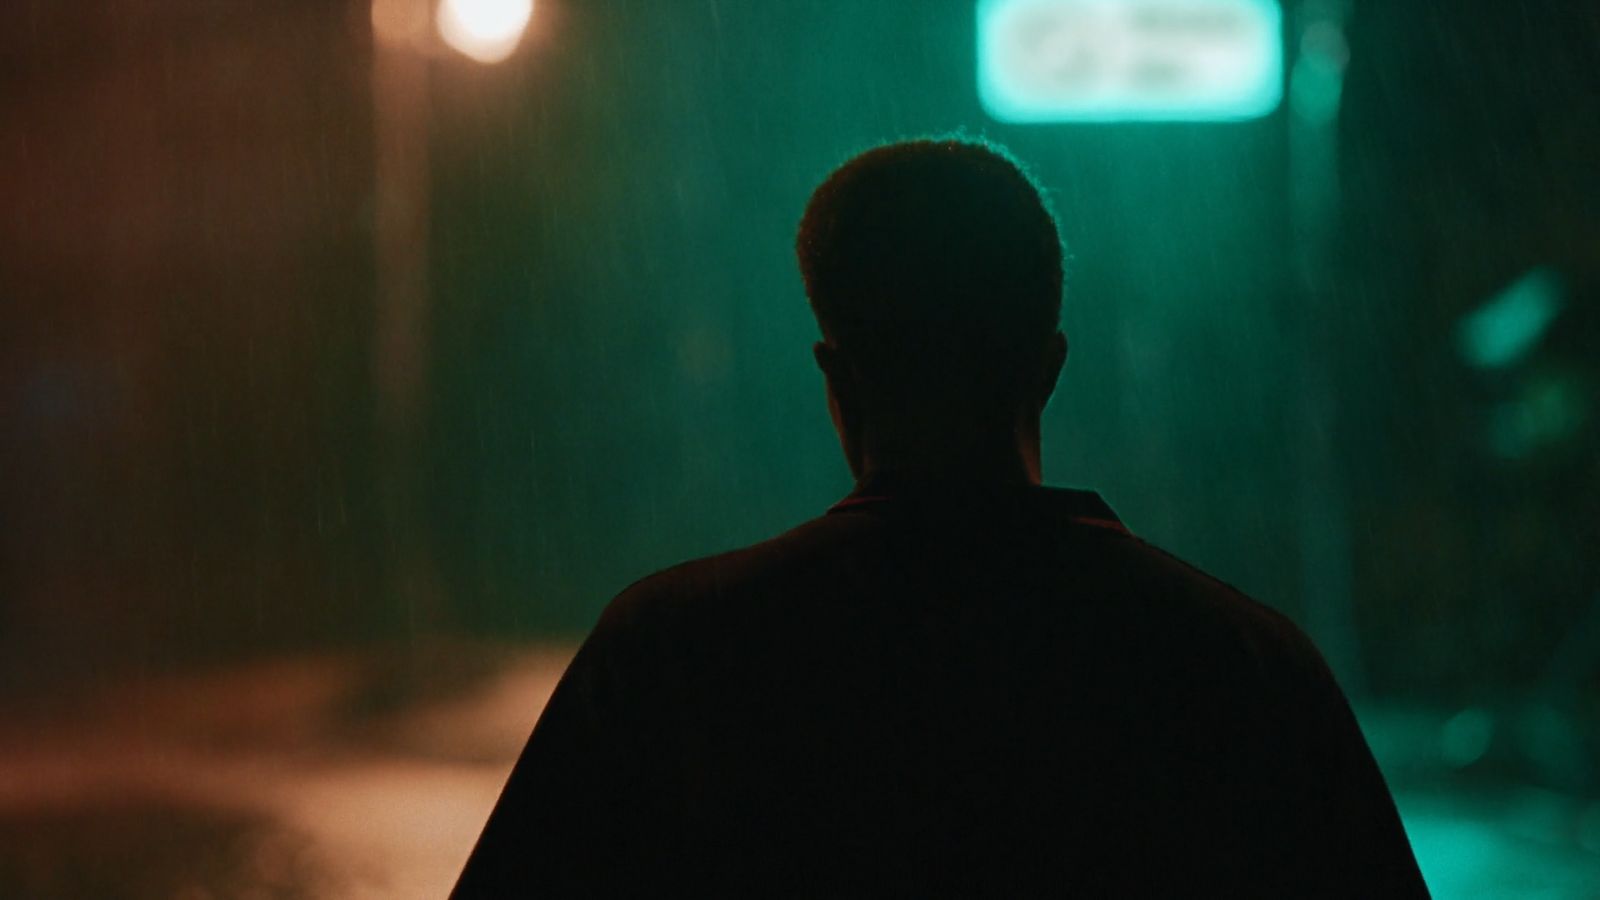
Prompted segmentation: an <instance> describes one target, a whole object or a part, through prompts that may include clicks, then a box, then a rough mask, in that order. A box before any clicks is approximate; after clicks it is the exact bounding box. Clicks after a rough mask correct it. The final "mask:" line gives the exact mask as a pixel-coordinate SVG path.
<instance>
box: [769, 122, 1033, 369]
mask: <svg viewBox="0 0 1600 900" xmlns="http://www.w3.org/2000/svg"><path fill="white" fill-rule="evenodd" d="M796 253H797V255H798V257H799V262H800V272H801V276H802V277H803V278H804V280H805V287H806V295H807V297H808V299H809V300H810V303H811V308H812V311H813V312H814V313H815V314H816V317H817V322H818V324H819V325H820V326H821V328H822V331H823V334H824V336H825V337H826V338H828V339H829V340H831V341H833V342H834V343H836V344H838V345H839V346H841V347H842V348H844V349H846V350H847V351H850V355H851V356H852V358H853V359H854V360H856V361H857V364H858V365H860V366H864V367H866V368H867V369H868V370H869V371H868V372H867V375H868V377H871V378H873V379H874V380H876V381H878V382H879V386H880V387H890V386H891V385H893V384H901V385H912V384H915V382H916V381H918V380H920V379H922V378H924V376H928V375H930V374H939V375H943V376H947V377H952V378H956V379H967V380H974V379H976V380H981V381H987V382H989V385H988V386H990V387H995V388H1002V389H1009V387H1010V386H1009V385H1007V384H1002V383H1000V382H1004V381H1006V380H1007V376H1008V375H1012V374H1018V373H1013V372H1011V371H1009V370H1011V369H1015V368H1016V361H1017V360H1018V359H1019V356H1018V354H1030V355H1032V354H1033V353H1036V351H1037V349H1038V348H1042V347H1043V346H1044V344H1045V341H1046V339H1047V338H1048V337H1049V336H1050V335H1052V334H1054V333H1055V331H1056V329H1057V328H1058V327H1059V321H1060V315H1061V290H1062V257H1063V250H1062V245H1061V237H1060V232H1059V230H1058V229H1057V227H1056V220H1055V217H1054V216H1053V215H1052V214H1051V212H1050V210H1049V208H1048V206H1047V205H1046V201H1045V199H1044V195H1043V193H1042V192H1041V191H1040V189H1039V187H1038V185H1036V184H1035V183H1034V181H1033V179H1032V178H1030V177H1029V176H1028V174H1027V173H1026V172H1025V171H1024V170H1023V168H1022V166H1021V165H1019V164H1018V163H1017V162H1016V161H1015V160H1014V159H1013V158H1012V157H1011V156H1010V154H1009V153H1007V152H1006V151H1005V150H1004V149H1002V148H1000V147H998V146H996V145H994V144H990V143H987V142H979V141H973V140H968V139H961V138H956V139H923V140H913V141H906V142H902V143H895V144H887V145H884V146H880V147H876V148H874V149H872V150H868V151H867V152H865V153H862V154H861V155H859V156H856V157H855V158H853V159H851V160H850V161H848V162H846V163H845V164H844V165H843V166H840V167H839V168H838V169H837V170H835V171H834V172H833V174H831V175H829V176H828V178H827V180H825V181H824V182H823V183H822V184H821V186H819V187H818V188H817V189H816V191H815V192H814V193H813V194H812V195H811V201H810V203H808V204H807V206H806V210H805V215H804V216H803V217H802V218H801V221H800V230H799V235H798V237H797V240H796ZM1020 358H1027V357H1020Z"/></svg>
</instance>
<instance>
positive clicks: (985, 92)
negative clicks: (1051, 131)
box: [977, 0, 1283, 123]
mask: <svg viewBox="0 0 1600 900" xmlns="http://www.w3.org/2000/svg"><path fill="white" fill-rule="evenodd" d="M977 10H978V96H979V99H980V100H981V101H982V102H983V107H984V109H985V110H986V111H987V112H988V113H989V115H991V116H993V117H994V118H995V119H998V120H1000V121H1002V122H1017V123H1030V122H1032V123H1038V122H1120V121H1162V120H1166V121H1207V120H1210V121H1223V120H1237V119H1253V118H1258V117H1260V116H1264V115H1266V114H1268V113H1270V112H1272V111H1273V110H1274V109H1277V107H1278V104H1279V102H1280V101H1281V100H1282V98H1283V39H1282V20H1283V13H1282V10H1281V9H1280V8H1279V6H1278V4H1277V2H1276V0H979V2H978V7H977Z"/></svg>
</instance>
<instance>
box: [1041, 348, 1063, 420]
mask: <svg viewBox="0 0 1600 900" xmlns="http://www.w3.org/2000/svg"><path fill="white" fill-rule="evenodd" d="M1066 364H1067V333H1066V332H1064V331H1061V330H1060V329H1057V330H1056V333H1055V334H1052V335H1051V336H1050V343H1049V345H1048V346H1047V347H1046V348H1045V357H1044V369H1043V371H1041V372H1040V373H1039V375H1040V383H1039V408H1040V409H1044V407H1045V404H1047V403H1049V402H1050V395H1051V394H1054V393H1055V390H1056V382H1057V381H1059V380H1061V369H1062V367H1063V366H1065V365H1066Z"/></svg>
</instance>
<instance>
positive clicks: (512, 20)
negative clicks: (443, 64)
mask: <svg viewBox="0 0 1600 900" xmlns="http://www.w3.org/2000/svg"><path fill="white" fill-rule="evenodd" d="M532 17H533V0H440V2H439V11H438V15H437V16H435V20H436V23H437V25H438V27H439V37H441V38H443V39H444V42H445V43H446V44H449V45H450V46H451V47H453V48H454V49H456V50H458V51H460V52H461V53H462V54H463V55H465V56H468V57H471V58H472V59H475V60H477V61H478V62H481V63H485V64H488V63H497V62H500V61H501V60H503V59H505V58H506V57H508V56H510V55H511V53H512V51H514V50H516V49H517V43H518V42H520V41H521V40H522V33H523V32H524V31H525V30H527V28H528V20H529V19H531V18H532Z"/></svg>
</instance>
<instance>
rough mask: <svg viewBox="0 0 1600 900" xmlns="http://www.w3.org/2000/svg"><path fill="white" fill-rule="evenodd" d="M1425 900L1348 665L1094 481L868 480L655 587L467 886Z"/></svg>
mask: <svg viewBox="0 0 1600 900" xmlns="http://www.w3.org/2000/svg"><path fill="white" fill-rule="evenodd" d="M672 891H687V892H696V893H732V892H741V893H747V894H749V895H751V896H775V895H776V896H784V895H793V896H840V895H874V896H881V895H883V894H886V893H888V894H913V895H924V896H926V895H929V894H942V895H951V894H957V895H959V894H976V893H983V894H995V895H1001V896H1004V895H1014V894H1018V893H1021V894H1034V893H1049V894H1051V895H1087V896H1102V895H1103V896H1127V895H1161V896H1167V895H1187V896H1197V895H1227V896H1273V897H1283V896H1316V895H1327V896H1368V897H1371V896H1425V889H1424V888H1423V887H1422V882H1421V878H1420V876H1419V875H1418V873H1417V870H1416V865H1415V861H1414V860H1413V858H1412V856H1411V852H1410V848H1409V846H1408V844H1407V842H1406V839H1405V835H1404V832H1403V831H1402V829H1401V827H1400V823H1399V820H1398V817H1397V816H1396V814H1395V811H1394V807H1393V804H1392V802H1391V800H1390V798H1389V795H1388V792H1387V790H1386V788H1385V787H1384V785H1383V782H1382V779H1381V776H1380V775H1379V774H1378V772H1377V769H1376V767H1375V766H1374V764H1373V762H1372V759H1371V755H1370V753H1369V752H1368V750H1367V748H1366V745H1365V742H1364V741H1363V740H1362V738H1361V735H1360V732H1359V730H1358V729H1357V728H1356V725H1355V722H1354V719H1353V718H1352V716H1351V715H1350V712H1349V709H1348V706H1347V705H1346V703H1345V701H1344V698H1343V696H1342V695H1341V694H1340V693H1339V691H1338V688H1337V687H1336V686H1335V685H1334V684H1333V682H1332V680H1331V678H1330V676H1329V675H1328V672H1327V670H1326V667H1325V666H1324V664H1323V663H1322V660H1321V658H1320V657H1319V656H1318V654H1317V653H1316V651H1315V650H1314V649H1313V648H1312V647H1311V645H1310V644H1309V643H1308V642H1307V641H1306V640H1305V638H1304V637H1303V636H1302V635H1301V634H1300V633H1299V631H1298V630H1297V629H1295V628H1294V626H1293V625H1291V624H1290V623H1289V622H1288V621H1287V620H1286V619H1284V618H1283V617H1281V616H1279V615H1277V614H1276V613H1273V612H1272V611H1270V610H1268V609H1266V608H1265V607H1262V606H1260V605H1258V604H1256V603H1254V602H1253V601H1251V600H1249V599H1247V598H1245V597H1243V596H1242V595H1240V594H1239V593H1237V592H1236V591H1234V590H1232V589H1231V588H1229V587H1227V586H1226V585H1223V584H1221V583H1219V582H1217V581H1215V580H1213V579H1211V578H1209V577H1207V576H1205V575H1203V574H1201V573H1199V572H1198V571H1196V570H1194V569H1192V568H1190V567H1188V566H1186V565H1184V564H1183V563H1180V562H1178V561H1176V560H1174V559H1172V558H1171V557H1169V556H1167V555H1165V554H1163V553H1161V552H1160V551H1158V550H1155V549H1153V548H1151V547H1150V546H1148V545H1146V544H1144V543H1143V542H1141V541H1139V540H1138V539H1136V538H1134V537H1132V536H1130V535H1128V534H1127V533H1126V532H1125V531H1124V530H1123V529H1122V527H1121V525H1120V523H1118V522H1117V521H1116V519H1115V517H1114V516H1113V515H1112V514H1111V512H1110V510H1109V509H1107V508H1105V506H1104V505H1103V504H1102V503H1101V502H1100V501H1099V500H1098V498H1096V497H1094V496H1093V495H1091V494H1084V493H1079V492H1072V491H1061V490H1054V489H1049V488H1041V487H1035V486H1016V487H992V488H988V489H961V488H955V487H952V486H950V485H933V484H920V485H918V484H907V483H899V484H896V483H892V482H889V481H886V480H885V479H883V478H876V479H869V480H868V481H867V482H866V483H864V484H863V485H862V486H861V487H860V488H859V489H858V490H857V491H856V492H855V493H854V494H852V495H851V497H850V498H847V499H846V500H845V501H843V502H841V503H840V504H839V505H837V506H836V507H835V508H834V509H833V510H831V511H830V512H829V513H828V514H827V515H825V516H822V517H820V518H818V519H815V520H812V521H811V522H808V523H806V524H804V525H802V526H800V527H799V528H796V529H794V530H793V531H790V532H788V533H786V534H784V535H782V536H780V537H778V538H776V539H774V540H771V541H767V542H765V543H762V544H758V545H756V546H754V547H751V548H748V549H746V550H741V551H737V552H734V553H730V554H725V555H722V556H717V557H712V558H709V559H705V560H700V561H696V562H693V563H687V564H685V565H682V566H678V567H676V568H673V569H669V570H667V571H665V572H663V573H659V574H657V575H655V576H652V577H650V578H648V579H645V580H643V581H641V582H639V583H637V584H635V585H634V586H633V587H631V588H630V589H629V590H628V591H626V592H624V593H623V595H622V596H620V597H618V598H617V600H615V601H614V602H613V603H612V605H611V607H610V608H609V609H608V610H607V613H606V615H605V616H604V617H603V619H602V621H601V623H600V625H599V627H597V629H596V630H595V632H594V634H593V635H592V636H591V637H590V640H589V641H588V642H587V643H586V644H585V646H584V648H583V649H582V650H581V651H580V653H579V656H578V658H577V659H576V660H575V661H574V663H573V665H572V668H571V669H570V670H569V672H568V674H567V676H566V677H565V678H564V679H563V681H562V684H561V686H560V687H559V688H558V689H557V691H556V694H555V696H554V697H552V699H551V702H550V705H549V707H548V708H547V710H546V712H545V715H544V717H543V718H542V719H541V720H540V724H539V726H538V727H537V728H536V729H535V732H534V735H533V737H532V738H531V740H530V742H529V745H528V748H527V750H526V751H525V752H524V755H523V758H522V759H521V760H520V761H519V763H518V765H517V769H516V771H515V772H514V773H513V775H512V778H511V780H510V781H509V782H508V784H507V787H506V791H505V793H504V795H503V796H502V798H501V801H500V804H499V806H498V807H497V809H496V811H495V813H494V815H493V816H492V817H491V819H490V821H489V824H488V826H487V827H486V829H485V832H484V835H483V837H482V839H481V840H480V843H479V846H478V848H477V850H476V851H475V852H474V856H473V858H472V860H471V861H470V862H469V864H468V867H467V870H466V872H465V873H464V874H463V877H462V881H461V884H460V885H459V886H458V895H459V896H480V895H482V896H504V895H518V894H522V893H529V894H540V895H556V896H559V895H564V894H596V893H610V892H622V893H661V892H672Z"/></svg>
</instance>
